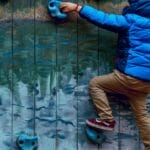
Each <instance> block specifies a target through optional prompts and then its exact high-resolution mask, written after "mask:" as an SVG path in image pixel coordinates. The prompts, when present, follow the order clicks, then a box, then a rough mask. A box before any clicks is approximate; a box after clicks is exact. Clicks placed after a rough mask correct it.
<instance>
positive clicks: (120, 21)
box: [60, 2, 130, 32]
mask: <svg viewBox="0 0 150 150" xmlns="http://www.w3.org/2000/svg"><path fill="white" fill-rule="evenodd" d="M60 8H61V9H62V11H64V12H71V11H76V12H79V14H80V16H81V17H83V18H85V19H87V20H88V21H90V22H91V23H93V24H95V25H97V26H99V27H101V28H104V29H107V30H110V31H113V32H119V31H121V30H124V29H128V28H129V26H130V24H129V22H128V21H127V20H126V18H125V17H124V16H122V15H115V14H108V13H105V12H103V11H100V10H97V9H95V8H93V7H91V6H87V5H85V6H83V7H82V6H80V5H77V4H74V3H69V2H64V3H62V5H61V7H60Z"/></svg>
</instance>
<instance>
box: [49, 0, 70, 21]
mask: <svg viewBox="0 0 150 150" xmlns="http://www.w3.org/2000/svg"><path fill="white" fill-rule="evenodd" d="M60 4H61V1H59V0H50V1H49V2H48V11H49V13H50V15H51V16H52V17H53V18H55V19H57V20H65V19H67V17H68V15H67V14H66V13H63V12H61V11H60V9H59V7H60Z"/></svg>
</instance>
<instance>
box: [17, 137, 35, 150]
mask: <svg viewBox="0 0 150 150" xmlns="http://www.w3.org/2000/svg"><path fill="white" fill-rule="evenodd" d="M17 146H18V148H19V150H37V148H38V137H37V136H28V135H26V134H21V135H19V137H18V138H17Z"/></svg>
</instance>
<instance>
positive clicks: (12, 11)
mask: <svg viewBox="0 0 150 150" xmlns="http://www.w3.org/2000/svg"><path fill="white" fill-rule="evenodd" d="M13 6H14V5H13V0H12V1H11V21H12V27H11V38H12V41H11V49H12V50H11V57H12V58H11V59H12V61H11V89H12V106H11V107H12V108H11V109H12V110H11V111H12V112H11V113H12V120H11V149H13V145H14V144H13V143H14V138H13V135H14V131H13V128H14V127H13V122H14V116H13V114H14V109H13V104H14V97H13V66H14V64H13V39H14V35H13V33H14V32H13V27H14V21H13V19H14V16H13V13H14V7H13Z"/></svg>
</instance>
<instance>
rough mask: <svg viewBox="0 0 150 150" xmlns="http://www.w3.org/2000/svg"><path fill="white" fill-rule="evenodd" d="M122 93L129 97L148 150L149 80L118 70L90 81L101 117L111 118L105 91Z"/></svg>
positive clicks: (149, 125) (149, 140) (92, 94)
mask: <svg viewBox="0 0 150 150" xmlns="http://www.w3.org/2000/svg"><path fill="white" fill-rule="evenodd" d="M105 92H106V93H114V94H123V95H126V96H127V97H128V99H129V103H130V105H131V108H132V110H133V114H134V116H135V119H136V122H137V125H138V127H139V131H140V135H141V137H142V139H143V143H144V145H145V147H146V148H147V150H150V116H149V115H148V112H147V109H146V101H147V100H146V98H147V96H148V93H150V82H144V81H141V80H138V79H135V78H132V77H130V76H127V75H125V74H123V73H121V72H119V71H118V70H114V72H113V73H111V74H108V75H103V76H98V77H95V78H93V79H92V80H91V81H90V94H91V97H92V100H93V102H94V104H95V106H96V108H97V111H98V115H99V116H100V118H101V119H113V116H112V110H111V108H110V106H109V102H108V99H107V96H106V93H105Z"/></svg>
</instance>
